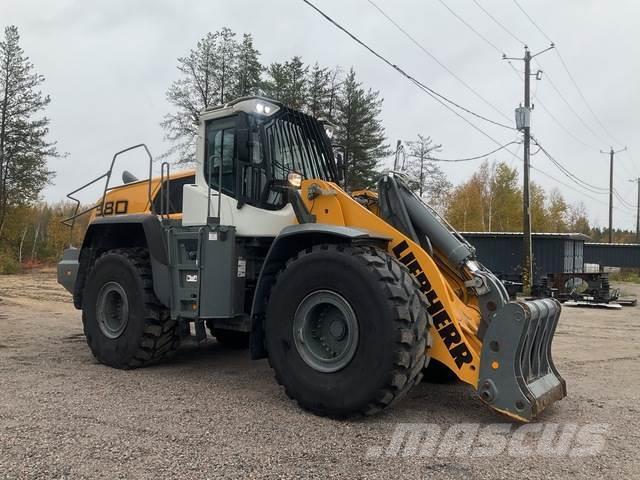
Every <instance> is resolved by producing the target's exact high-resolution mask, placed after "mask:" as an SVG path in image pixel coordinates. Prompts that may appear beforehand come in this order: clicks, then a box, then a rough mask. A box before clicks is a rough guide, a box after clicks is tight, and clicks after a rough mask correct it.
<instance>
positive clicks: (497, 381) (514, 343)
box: [478, 298, 567, 422]
mask: <svg viewBox="0 0 640 480" xmlns="http://www.w3.org/2000/svg"><path fill="white" fill-rule="evenodd" d="M559 317H560V303H559V302H558V301H557V300H553V299H549V298H546V299H542V300H533V301H529V302H510V303H507V304H505V305H504V306H502V307H501V308H499V309H498V310H497V311H496V312H495V316H493V318H492V320H491V323H490V324H489V326H488V327H487V330H486V332H485V334H484V338H483V343H482V356H481V357H480V358H481V362H480V376H479V379H478V394H479V395H480V398H481V399H482V400H483V401H484V402H486V403H487V404H488V405H489V406H490V407H492V408H494V409H496V410H498V411H500V412H502V413H504V414H506V415H509V416H510V417H513V418H516V419H518V420H521V421H524V422H529V421H531V420H533V419H535V418H536V417H538V416H539V415H540V413H541V412H542V411H543V410H544V409H545V408H546V407H547V406H548V405H550V404H551V403H553V402H555V401H557V400H561V399H562V398H564V397H566V395H567V386H566V383H565V381H564V379H563V378H562V377H561V376H560V374H559V373H558V371H557V370H556V367H555V365H554V364H553V359H552V358H551V342H552V340H553V335H554V333H555V330H556V325H557V324H558V319H559Z"/></svg>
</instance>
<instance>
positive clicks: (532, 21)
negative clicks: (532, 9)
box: [474, 0, 623, 145]
mask: <svg viewBox="0 0 640 480" xmlns="http://www.w3.org/2000/svg"><path fill="white" fill-rule="evenodd" d="M513 1H514V3H515V4H516V6H517V7H518V8H519V9H520V11H521V12H522V13H524V15H525V16H526V17H527V18H528V19H529V21H530V22H531V24H532V25H533V26H534V27H535V28H536V29H537V30H538V31H539V32H540V33H541V34H542V35H543V36H544V37H545V38H546V39H547V40H549V41H550V42H551V41H552V40H551V38H550V37H549V35H547V34H546V33H545V32H544V30H542V28H540V26H539V25H538V24H537V23H536V22H535V21H534V20H533V18H532V17H531V15H529V14H528V13H527V12H526V11H525V9H524V8H522V6H521V5H520V4H519V3H518V2H517V1H516V0H513ZM474 2H475V0H474ZM555 50H556V53H557V54H558V58H559V59H560V63H561V64H562V67H563V68H564V70H565V72H566V73H567V75H568V76H569V79H570V80H571V83H573V86H574V87H575V89H576V91H577V92H578V95H580V98H581V99H582V101H583V102H584V104H585V105H586V106H587V109H588V110H589V112H591V115H592V116H593V118H595V119H596V122H597V123H598V124H599V125H600V127H601V128H602V131H603V132H604V133H606V134H607V135H608V136H609V138H610V139H611V140H613V141H614V142H615V143H617V144H618V145H623V143H622V142H620V141H619V140H618V139H616V137H614V136H613V135H612V134H611V133H610V132H609V130H608V129H607V127H605V126H604V124H603V123H602V121H601V120H600V118H599V117H598V115H596V112H595V111H594V109H593V108H592V107H591V104H590V103H589V102H588V101H587V98H586V97H585V95H584V93H582V89H581V88H580V87H579V86H578V82H576V79H575V78H574V77H573V75H572V73H571V71H570V70H569V66H568V65H567V62H566V61H565V60H564V57H563V56H562V54H561V53H560V50H559V49H558V48H556V49H555Z"/></svg>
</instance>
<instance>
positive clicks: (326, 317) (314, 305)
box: [293, 290, 358, 373]
mask: <svg viewBox="0 0 640 480" xmlns="http://www.w3.org/2000/svg"><path fill="white" fill-rule="evenodd" d="M293 338H294V341H295V345H296V349H297V350H298V353H299V354H300V356H301V357H302V359H303V360H304V361H305V363H306V364H307V365H309V366H310V367H311V368H313V369H314V370H317V371H319V372H323V373H330V372H336V371H338V370H341V369H343V368H344V367H346V366H347V365H348V364H349V362H350V361H351V359H352V358H353V356H354V355H355V353H356V349H357V347H358V320H357V318H356V315H355V313H354V311H353V308H351V305H349V302H347V301H346V300H345V299H344V297H342V296H341V295H339V294H337V293H335V292H332V291H329V290H319V291H317V292H313V293H311V294H309V295H307V296H306V297H305V298H304V299H303V300H302V302H300V305H299V306H298V309H297V310H296V313H295V316H294V320H293Z"/></svg>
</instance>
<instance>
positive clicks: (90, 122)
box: [0, 0, 640, 229]
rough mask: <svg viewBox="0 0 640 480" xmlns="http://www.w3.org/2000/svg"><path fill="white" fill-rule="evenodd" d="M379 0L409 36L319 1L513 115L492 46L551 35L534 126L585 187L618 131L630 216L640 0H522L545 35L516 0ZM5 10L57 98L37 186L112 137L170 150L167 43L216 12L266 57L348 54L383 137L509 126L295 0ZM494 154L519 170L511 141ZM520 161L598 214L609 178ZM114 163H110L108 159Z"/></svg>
mask: <svg viewBox="0 0 640 480" xmlns="http://www.w3.org/2000/svg"><path fill="white" fill-rule="evenodd" d="M374 1H375V5H377V6H378V7H380V8H381V9H382V10H383V11H385V12H386V13H387V15H388V16H389V17H391V18H392V19H393V20H394V21H395V22H396V23H397V24H398V25H399V26H400V27H401V28H402V29H404V30H405V31H406V32H407V33H408V34H410V35H411V36H412V37H413V38H414V39H415V40H416V42H417V43H418V44H419V45H420V46H418V45H416V44H415V43H412V41H411V40H410V39H409V38H407V37H406V36H405V35H404V34H403V33H402V32H401V31H400V30H398V28H397V27H396V26H394V25H393V24H392V23H390V21H389V20H388V19H386V18H385V17H384V16H383V15H382V14H381V13H380V12H379V11H378V10H377V9H376V8H375V6H374V5H372V4H371V3H370V2H369V1H368V0H349V1H346V0H315V2H314V3H316V5H317V6H318V7H320V8H321V9H322V10H324V11H325V12H326V13H327V14H328V15H330V16H331V17H333V18H334V19H335V20H336V21H338V22H339V23H341V24H342V25H343V26H345V27H346V28H348V29H349V30H350V31H352V33H354V34H355V35H356V36H358V37H359V38H361V39H362V40H363V41H364V42H366V43H367V44H369V45H370V46H371V47H372V48H374V49H375V50H377V51H379V52H380V53H381V54H382V55H384V56H385V57H386V58H388V59H389V60H390V61H391V62H392V63H394V64H396V65H398V66H400V67H401V68H403V69H404V70H406V71H407V72H408V73H410V74H411V75H413V76H414V77H415V78H416V79H418V80H419V81H421V82H422V83H424V84H426V85H428V86H429V87H430V88H432V89H434V90H435V91H437V92H439V93H440V94H442V95H445V96H446V97H447V98H450V99H452V100H453V101H455V102H456V103H458V104H461V105H464V106H465V107H466V108H468V109H470V110H473V111H475V112H477V113H479V114H481V115H483V116H485V117H488V118H490V119H492V120H496V121H499V122H501V123H507V124H509V125H512V124H513V123H514V120H513V117H514V113H513V111H514V108H515V107H517V106H518V105H519V104H520V103H521V102H522V99H523V85H522V81H521V79H519V78H518V76H517V75H516V72H514V71H513V69H512V67H511V66H510V65H509V64H508V63H507V62H506V61H504V60H502V58H501V57H502V55H501V54H502V53H503V52H504V53H506V54H507V55H508V56H510V57H522V55H523V48H524V47H523V44H522V43H521V42H524V43H526V44H527V45H528V46H529V48H530V49H531V51H532V52H533V53H537V52H538V51H541V50H544V49H545V48H547V47H548V46H549V39H551V40H553V42H555V45H556V47H557V48H556V50H557V51H549V52H546V53H543V54H541V55H540V56H539V57H537V58H536V59H535V60H536V61H537V62H538V64H536V63H532V69H534V70H538V69H540V70H543V74H542V79H541V80H535V79H532V96H533V104H534V105H536V103H537V105H536V106H535V108H534V111H533V113H532V133H533V134H534V135H535V137H536V138H537V139H538V140H539V141H540V143H541V144H542V145H543V146H544V147H545V149H546V150H547V151H548V152H549V153H550V154H551V155H552V156H553V157H554V158H555V159H556V160H557V161H559V162H560V163H561V164H562V165H564V166H565V167H566V168H567V169H568V170H569V171H571V172H572V173H573V174H575V175H577V176H578V177H580V178H581V179H582V180H583V181H585V182H587V183H588V184H590V185H592V186H593V187H596V190H595V191H596V192H600V190H599V189H606V188H607V187H608V180H609V159H608V155H606V154H602V153H600V150H606V151H608V150H609V148H610V147H611V146H613V147H614V148H615V149H621V148H623V147H625V146H626V147H627V148H628V150H627V151H626V152H622V153H619V154H617V155H616V157H615V163H614V186H615V189H616V191H617V192H619V195H620V196H621V197H622V199H623V200H624V202H626V203H627V204H628V206H627V205H625V203H623V202H621V201H620V200H618V199H617V198H614V227H617V228H628V229H635V222H636V216H635V209H634V208H633V206H635V205H636V201H637V193H636V192H637V190H636V184H635V183H632V182H630V181H629V180H631V179H635V178H637V177H640V165H639V164H638V163H637V162H640V139H639V138H637V135H636V132H637V129H638V117H637V116H636V114H635V113H636V112H638V111H640V96H639V95H638V94H637V92H636V91H637V84H638V82H639V81H640V42H638V41H637V25H638V20H637V19H638V18H640V2H637V1H634V0H616V1H615V2H605V1H603V0H563V1H562V2H558V1H553V0H535V1H534V0H518V4H519V5H520V6H522V7H523V8H524V10H525V11H526V12H527V13H528V14H529V16H530V17H531V18H532V19H533V20H534V21H535V22H536V24H537V25H538V26H539V27H540V29H541V30H542V31H543V32H544V33H545V34H546V36H545V35H543V34H542V33H541V32H540V31H539V30H538V29H537V28H536V27H535V26H534V25H533V24H532V23H531V22H530V21H529V20H528V19H527V17H526V16H525V15H524V14H523V12H522V11H521V10H519V9H518V5H517V4H516V3H515V2H514V1H512V0H477V1H474V0H422V1H400V0H395V1H392V0H374ZM446 6H448V7H449V8H450V9H451V10H453V11H454V12H456V13H457V14H458V15H459V16H460V17H461V18H463V19H464V21H465V22H466V23H467V24H468V25H470V26H471V27H472V28H473V29H475V30H476V31H477V32H479V33H480V34H481V35H482V36H483V37H485V38H486V40H483V39H482V38H480V37H479V36H478V35H477V34H476V33H474V31H472V30H471V29H470V28H469V27H468V26H465V25H464V24H463V23H462V22H461V21H460V20H459V19H458V18H456V17H455V16H454V15H453V14H451V13H450V12H449V11H448V10H447V8H446ZM481 7H482V8H484V10H486V12H488V13H489V14H490V15H491V16H493V18H494V19H495V20H497V22H499V23H500V24H501V25H502V26H503V27H505V28H503V27H502V26H500V25H499V24H498V23H497V22H495V21H494V20H493V19H492V18H491V17H490V16H489V15H487V13H485V12H484V11H483V10H482V8H481ZM7 25H16V26H18V28H19V30H20V34H21V44H22V46H23V48H24V50H25V53H26V55H28V56H29V57H30V59H31V61H32V62H33V63H34V64H35V66H36V69H37V71H38V72H39V73H41V74H43V75H44V76H45V77H46V82H45V83H44V84H43V91H44V92H45V93H47V94H50V95H51V98H52V102H51V105H50V106H49V108H48V111H47V115H48V116H49V117H50V118H51V125H50V127H51V128H50V130H51V131H50V139H52V140H57V142H58V148H59V150H60V151H61V152H65V153H68V155H67V156H66V157H65V158H60V159H53V160H51V161H50V162H49V168H50V169H51V170H54V171H55V172H56V177H55V179H54V182H53V184H52V185H50V186H48V187H47V188H46V189H45V191H44V192H43V197H44V199H45V200H48V201H58V200H61V199H63V198H64V196H65V194H66V193H68V192H69V191H71V190H73V189H74V188H76V187H78V186H80V185H81V184H83V183H85V182H87V181H89V180H91V179H93V178H94V177H96V176H98V175H100V174H101V173H103V172H104V171H105V170H106V169H107V167H108V164H109V162H110V160H111V157H112V155H113V154H114V153H115V152H116V151H118V150H120V149H123V148H126V147H128V146H130V145H133V144H137V143H141V142H144V143H146V144H147V145H148V146H149V148H150V149H151V152H152V153H153V154H154V156H158V155H160V154H162V153H163V152H165V151H166V150H167V149H168V147H169V144H168V143H167V142H166V141H164V140H163V136H164V134H163V130H162V128H161V127H160V121H161V120H162V118H163V116H164V115H165V114H166V113H167V112H169V111H170V110H171V106H170V105H169V103H168V102H167V101H166V99H165V92H166V90H167V88H168V86H169V85H170V83H171V82H172V81H173V80H175V79H176V78H177V77H178V72H177V70H176V63H177V62H176V59H177V58H178V57H180V56H183V55H185V54H187V53H188V51H189V50H190V49H191V48H193V47H194V46H195V45H196V43H197V41H198V40H199V39H200V38H202V37H203V36H204V35H205V34H206V33H207V32H209V31H216V30H218V29H220V28H222V27H224V26H227V27H229V28H231V29H232V30H234V31H235V32H237V33H238V34H241V33H251V34H252V35H253V36H254V41H255V45H256V47H257V48H258V49H259V50H260V52H261V60H262V62H263V63H264V64H268V63H270V62H273V61H284V60H286V59H288V58H290V57H292V56H294V55H300V56H301V57H302V58H303V60H304V61H305V62H307V63H314V62H315V61H318V62H319V63H320V64H322V65H326V66H334V65H340V66H342V67H343V68H345V69H348V68H350V67H351V66H353V67H354V69H355V70H356V72H357V75H358V78H359V80H360V81H362V82H363V83H364V84H365V85H366V86H368V87H370V88H372V89H373V90H377V91H379V92H380V95H381V97H383V98H384V103H383V108H382V120H383V124H384V126H385V128H386V132H387V137H388V140H389V144H390V145H395V143H396V140H398V139H401V140H403V141H406V140H411V139H413V138H415V137H416V136H417V134H419V133H420V134H423V135H429V136H431V137H432V138H433V139H434V141H435V142H437V143H440V144H442V145H443V149H442V152H441V153H440V154H439V155H440V156H441V157H442V158H466V157H472V156H476V155H481V154H484V153H485V152H489V151H491V150H494V149H495V148H497V146H498V145H502V144H505V143H507V142H509V141H512V140H515V139H517V138H516V137H517V134H516V132H514V131H510V130H507V129H505V128H503V127H499V126H495V125H493V124H491V123H487V122H485V121H483V120H479V119H477V118H474V117H470V116H468V115H466V117H467V118H468V119H469V121H471V122H472V123H473V124H474V125H476V126H477V127H478V128H479V129H481V130H482V131H483V132H484V133H482V132H479V131H478V130H476V129H474V128H473V127H472V126H470V125H469V124H468V123H466V122H465V121H464V120H462V119H461V118H460V117H459V116H457V115H456V114H454V113H452V112H451V111H450V110H448V109H446V108H445V107H443V106H442V105H440V104H439V103H438V102H436V101H435V100H433V99H432V98H431V97H429V96H428V95H426V94H425V93H424V92H423V91H421V90H420V89H418V88H417V87H415V86H414V85H413V84H411V83H410V82H409V81H407V79H405V78H404V77H402V76H401V75H400V74H399V73H397V72H396V71H394V70H393V69H392V68H390V67H389V66H388V65H385V64H384V63H382V62H381V61H380V60H379V59H377V58H376V57H374V56H373V55H372V54H370V53H369V52H368V51H366V50H365V49H363V48H362V47H361V46H360V45H358V44H356V43H355V42H354V41H353V40H352V39H350V38H349V37H347V36H346V35H345V34H344V33H342V32H340V31H339V30H337V29H336V28H335V27H334V26H332V25H331V24H329V23H328V22H327V21H326V20H324V19H323V18H322V17H320V16H319V15H318V14H317V13H316V12H314V11H313V10H312V9H311V8H310V7H309V6H307V5H305V4H304V3H303V2H302V1H301V0H270V1H257V0H234V1H232V2H220V1H211V0H208V1H197V0H194V1H190V2H180V1H175V0H174V1H169V0H138V1H135V2H134V1H130V0H108V1H107V0H94V1H91V2H87V1H83V0H56V1H55V2H51V1H45V0H40V1H37V0H2V2H0V26H2V27H4V26H7ZM546 37H549V38H546ZM489 43H491V44H493V46H491V45H489ZM421 47H422V48H421ZM423 49H424V50H426V51H428V52H429V54H431V56H429V54H427V53H425V51H424V50H423ZM558 53H559V54H560V55H558ZM434 57H435V58H436V59H437V60H438V61H439V62H440V63H438V61H436V60H434ZM561 58H562V59H564V61H565V63H566V65H567V66H568V70H569V72H570V74H571V75H572V76H573V79H574V80H575V83H576V84H577V86H578V88H579V89H578V88H576V86H575V85H574V83H573V82H572V80H571V78H570V76H569V75H568V74H567V71H566V70H565V69H564V68H563V65H562V63H561ZM441 64H442V65H444V66H445V67H446V68H443V66H442V65H441ZM512 65H513V68H516V69H518V70H519V71H521V70H522V68H523V65H522V62H521V61H514V62H512ZM452 73H453V75H452ZM456 77H457V78H456ZM460 80H462V82H461V81H460ZM464 84H466V85H468V86H469V87H471V88H468V87H467V86H465V85H464ZM554 87H555V88H554ZM471 89H472V90H474V91H475V92H477V94H479V96H480V97H482V98H479V96H477V95H476V94H474V93H473V92H472V91H471ZM558 92H559V93H558ZM583 97H584V99H586V101H585V100H584V99H583ZM538 102H539V103H538ZM541 105H542V106H543V107H544V108H543V107H541ZM545 110H546V111H545ZM533 152H536V148H533ZM491 158H492V159H495V160H498V161H505V162H507V163H508V164H509V165H511V166H513V167H516V168H517V169H518V170H519V171H520V172H522V165H523V161H522V148H521V146H519V145H511V146H510V147H509V151H507V150H502V151H500V152H499V153H496V154H495V155H492V156H491ZM531 163H532V166H533V167H534V168H535V169H534V170H532V172H531V177H532V180H533V181H535V182H537V183H539V184H541V185H542V186H544V187H545V188H546V189H551V188H559V189H560V191H561V192H562V194H563V195H564V196H565V198H566V199H567V200H568V201H570V202H572V203H576V202H580V201H582V202H584V204H585V206H586V208H587V212H588V215H589V218H590V221H591V222H592V223H593V224H596V225H599V226H606V225H607V222H608V194H607V193H606V192H603V193H594V192H587V191H586V190H585V189H584V188H583V187H581V186H578V185H576V184H575V183H573V181H572V180H570V179H569V178H567V177H566V176H564V175H563V174H562V173H561V172H560V170H559V169H558V168H557V167H556V166H554V165H553V164H552V163H551V161H550V160H549V159H548V158H546V157H545V156H544V155H543V153H542V152H538V153H537V154H536V155H534V156H533V157H532V159H531ZM479 164H480V161H472V162H464V163H443V164H441V165H442V167H443V169H444V171H445V172H446V174H447V175H448V176H449V178H450V179H451V180H452V182H454V183H456V184H457V183H460V182H463V181H465V180H466V179H468V178H469V177H470V176H471V175H472V174H473V172H474V171H475V170H476V169H477V168H478V167H479ZM119 165H120V164H119ZM122 165H123V167H125V166H126V168H127V169H129V170H131V171H133V172H134V173H138V174H140V175H142V173H143V172H144V168H145V160H144V158H143V157H142V156H141V155H140V154H135V153H133V154H130V155H128V156H127V157H125V158H124V159H123V160H122ZM155 168H156V169H158V168H159V165H158V164H156V166H155ZM121 171H122V168H121V167H120V166H118V167H117V168H116V170H115V172H116V173H115V175H117V176H119V175H120V172H121ZM86 195H88V197H87V198H81V199H82V200H83V201H87V202H88V201H91V200H93V199H94V198H95V192H88V193H87V194H86Z"/></svg>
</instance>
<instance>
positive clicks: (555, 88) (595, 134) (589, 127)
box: [536, 60, 607, 150]
mask: <svg viewBox="0 0 640 480" xmlns="http://www.w3.org/2000/svg"><path fill="white" fill-rule="evenodd" d="M536 64H537V65H538V67H540V68H541V69H542V68H543V67H542V65H541V64H540V63H539V62H538V61H537V60H536ZM545 76H546V77H547V81H548V82H549V85H551V88H552V89H553V90H555V92H556V93H557V94H558V96H559V97H560V99H561V100H562V101H563V102H564V104H565V105H566V106H567V107H568V108H569V110H571V113H573V114H574V115H575V117H576V118H577V119H578V120H579V121H580V123H582V125H584V127H585V128H586V129H587V130H589V132H591V134H593V135H594V136H595V137H598V138H599V139H600V140H602V141H603V142H604V143H607V142H606V141H604V140H603V139H602V137H600V135H598V133H596V132H595V131H594V130H593V129H592V128H591V126H590V125H589V124H588V123H587V122H585V120H584V119H583V118H582V116H580V114H578V112H576V110H575V109H574V108H573V106H572V105H571V103H570V102H569V101H568V100H567V98H566V97H565V96H564V94H563V93H562V92H561V91H560V89H559V88H558V87H557V86H556V84H555V83H554V82H553V80H552V79H551V75H549V73H546V74H545ZM581 143H584V142H581ZM594 150H598V149H597V148H594Z"/></svg>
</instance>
